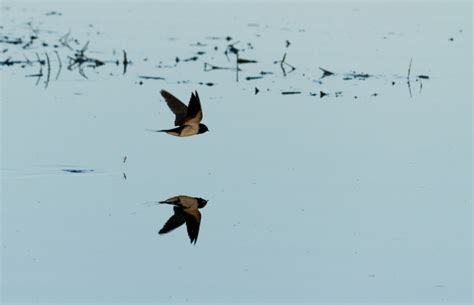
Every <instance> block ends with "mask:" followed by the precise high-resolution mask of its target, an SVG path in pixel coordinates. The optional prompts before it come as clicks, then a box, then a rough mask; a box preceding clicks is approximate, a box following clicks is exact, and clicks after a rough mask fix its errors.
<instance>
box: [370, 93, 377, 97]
mask: <svg viewBox="0 0 474 305" xmlns="http://www.w3.org/2000/svg"><path fill="white" fill-rule="evenodd" d="M377 95H379V94H378V93H372V94H371V96H377Z"/></svg>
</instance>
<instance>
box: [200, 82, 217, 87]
mask: <svg viewBox="0 0 474 305" xmlns="http://www.w3.org/2000/svg"><path fill="white" fill-rule="evenodd" d="M199 85H206V86H209V87H212V86H214V85H215V84H214V83H210V82H209V83H203V82H200V83H199Z"/></svg>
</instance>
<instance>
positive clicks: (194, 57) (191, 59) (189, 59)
mask: <svg viewBox="0 0 474 305" xmlns="http://www.w3.org/2000/svg"><path fill="white" fill-rule="evenodd" d="M198 59H199V57H197V56H193V57H189V58H186V59H184V60H183V61H196V60H198Z"/></svg>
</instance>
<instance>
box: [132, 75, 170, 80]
mask: <svg viewBox="0 0 474 305" xmlns="http://www.w3.org/2000/svg"><path fill="white" fill-rule="evenodd" d="M138 77H139V78H142V79H156V80H164V79H165V78H164V77H159V76H148V75H139V76H138Z"/></svg>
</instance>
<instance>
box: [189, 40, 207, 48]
mask: <svg viewBox="0 0 474 305" xmlns="http://www.w3.org/2000/svg"><path fill="white" fill-rule="evenodd" d="M190 46H192V47H205V46H207V44H205V43H202V42H199V41H198V42H196V43H192V44H190Z"/></svg>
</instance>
